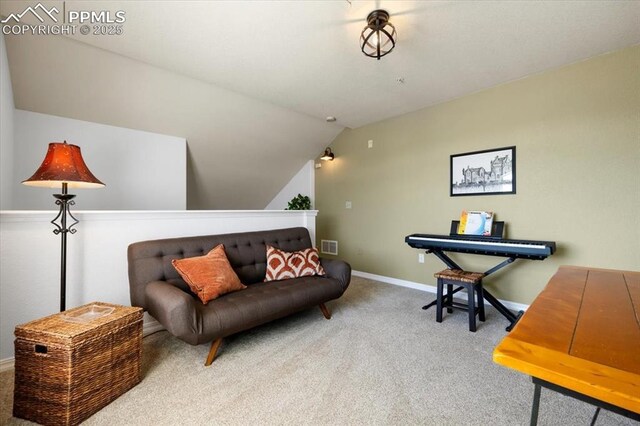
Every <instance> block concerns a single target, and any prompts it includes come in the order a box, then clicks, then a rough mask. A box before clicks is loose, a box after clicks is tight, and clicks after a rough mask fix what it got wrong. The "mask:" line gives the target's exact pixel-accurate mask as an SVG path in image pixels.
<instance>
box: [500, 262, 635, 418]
mask: <svg viewBox="0 0 640 426" xmlns="http://www.w3.org/2000/svg"><path fill="white" fill-rule="evenodd" d="M493 360H494V361H495V362H496V363H498V364H501V365H503V366H505V367H509V368H513V369H514V370H518V371H520V372H522V373H525V374H528V375H530V376H531V377H532V379H533V382H534V384H535V389H534V401H533V408H532V412H531V424H532V425H535V424H537V417H538V407H539V403H540V387H541V386H544V387H547V388H550V389H553V390H556V391H558V392H562V393H564V394H567V395H570V396H573V397H575V398H577V399H580V400H583V401H586V402H589V403H591V404H594V405H596V406H597V407H598V410H597V411H596V416H595V417H594V421H595V418H597V415H598V412H599V410H600V407H602V408H604V409H607V410H610V411H614V412H617V413H619V414H622V415H624V416H627V417H630V418H632V419H635V420H640V272H631V271H617V270H608V269H596V268H585V267H575V266H562V267H560V268H559V269H558V272H556V274H555V275H554V276H553V277H552V278H551V280H550V281H549V283H548V284H547V286H546V287H545V289H544V290H543V291H542V293H540V295H539V296H538V297H537V298H536V299H535V300H534V302H533V304H532V305H531V306H530V307H529V309H528V310H527V312H526V313H525V314H524V316H523V317H522V319H521V320H520V321H519V322H518V324H517V325H516V327H515V328H514V329H513V331H512V332H511V333H510V334H509V335H507V336H506V337H505V338H504V340H503V341H502V342H501V343H500V344H499V345H498V346H497V347H496V349H495V350H494V352H493Z"/></svg>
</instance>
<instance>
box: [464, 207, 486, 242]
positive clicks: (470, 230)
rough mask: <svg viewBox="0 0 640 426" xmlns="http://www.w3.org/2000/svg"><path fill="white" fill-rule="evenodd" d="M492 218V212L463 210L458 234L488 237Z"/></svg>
mask: <svg viewBox="0 0 640 426" xmlns="http://www.w3.org/2000/svg"><path fill="white" fill-rule="evenodd" d="M493 216H494V214H493V212H483V211H466V210H463V211H462V214H461V215H460V225H459V226H458V234H464V235H483V236H490V235H491V225H492V224H493Z"/></svg>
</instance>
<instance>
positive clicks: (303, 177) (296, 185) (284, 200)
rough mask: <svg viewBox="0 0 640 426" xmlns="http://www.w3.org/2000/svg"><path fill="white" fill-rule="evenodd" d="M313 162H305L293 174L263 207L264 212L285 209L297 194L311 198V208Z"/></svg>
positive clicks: (313, 190)
mask: <svg viewBox="0 0 640 426" xmlns="http://www.w3.org/2000/svg"><path fill="white" fill-rule="evenodd" d="M313 167H314V162H313V160H311V161H307V162H306V163H305V165H304V166H302V168H301V169H300V171H298V173H296V174H295V176H293V177H292V178H291V180H290V181H289V183H287V184H286V185H285V186H284V187H283V188H282V189H281V190H280V192H279V193H278V195H276V196H275V197H274V198H273V200H271V202H270V203H269V204H268V205H267V207H265V209H266V210H280V209H285V208H286V207H287V205H288V203H289V201H290V200H291V199H292V198H293V197H295V196H296V195H298V194H302V195H307V196H308V197H309V198H311V208H313V206H314V201H315V186H316V185H315V172H314V168H313Z"/></svg>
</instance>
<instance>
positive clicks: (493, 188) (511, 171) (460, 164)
mask: <svg viewBox="0 0 640 426" xmlns="http://www.w3.org/2000/svg"><path fill="white" fill-rule="evenodd" d="M515 193H516V147H515V146H507V147H503V148H494V149H485V150H482V151H473V152H465V153H463V154H454V155H451V160H450V166H449V196H451V197H460V196H469V195H501V194H515Z"/></svg>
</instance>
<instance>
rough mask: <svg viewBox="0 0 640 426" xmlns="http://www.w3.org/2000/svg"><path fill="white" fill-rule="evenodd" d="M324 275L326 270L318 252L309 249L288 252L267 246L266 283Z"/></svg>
mask: <svg viewBox="0 0 640 426" xmlns="http://www.w3.org/2000/svg"><path fill="white" fill-rule="evenodd" d="M324 274H325V272H324V269H323V268H322V265H320V256H319V255H318V250H316V249H314V248H308V249H306V250H300V251H293V252H286V251H282V250H279V249H277V248H275V247H271V246H269V245H267V273H266V276H265V278H264V280H265V282H267V281H276V280H287V279H289V278H298V277H307V276H311V275H324Z"/></svg>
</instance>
